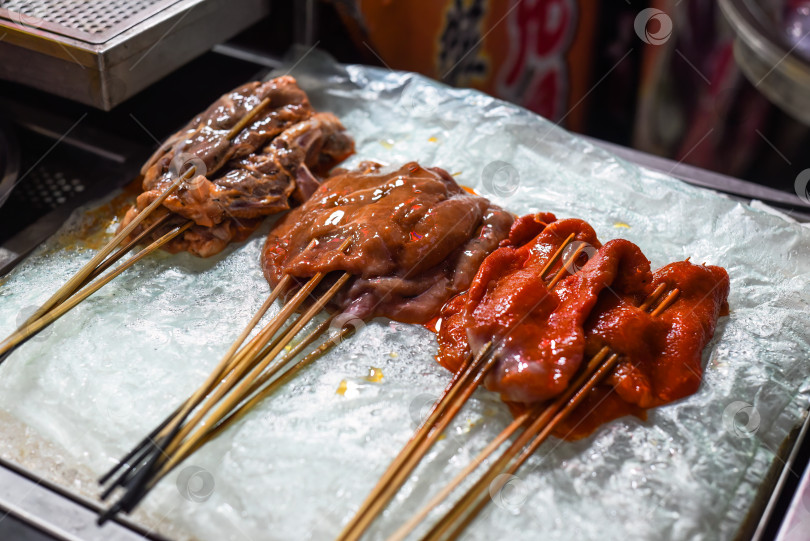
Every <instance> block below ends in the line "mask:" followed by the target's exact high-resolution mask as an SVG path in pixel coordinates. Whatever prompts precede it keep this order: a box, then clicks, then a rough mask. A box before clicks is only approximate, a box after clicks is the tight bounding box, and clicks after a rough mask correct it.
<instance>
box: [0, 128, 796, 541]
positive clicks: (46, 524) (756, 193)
mask: <svg viewBox="0 0 810 541" xmlns="http://www.w3.org/2000/svg"><path fill="white" fill-rule="evenodd" d="M590 141H591V142H592V143H594V144H596V145H600V146H603V147H605V148H607V149H608V150H610V151H611V152H613V153H614V154H616V155H618V156H619V157H621V158H622V159H625V160H627V161H629V162H632V163H635V164H637V165H640V166H642V167H646V168H648V169H652V170H656V171H660V172H663V173H666V174H669V175H671V176H674V177H676V178H679V179H681V180H683V181H685V182H687V183H689V184H692V185H696V186H700V187H703V188H706V189H711V190H714V191H717V192H721V193H724V194H727V195H728V196H730V197H732V198H734V199H737V200H739V201H742V202H750V201H751V200H752V199H757V200H760V201H764V202H766V203H769V204H772V205H774V206H779V207H781V210H783V211H784V212H785V213H787V214H789V215H791V216H792V217H793V218H794V219H797V220H798V221H802V222H810V205H808V204H807V203H805V202H804V201H802V200H801V199H800V198H799V197H797V196H796V195H794V194H789V193H785V192H781V191H778V190H774V189H771V188H767V187H763V186H760V185H757V184H754V183H751V182H747V181H744V180H740V179H735V178H732V177H728V176H725V175H720V174H716V173H712V172H709V171H706V170H703V169H699V168H695V167H692V166H688V165H684V164H680V163H676V162H673V161H671V160H668V159H664V158H659V157H656V156H651V155H649V154H645V153H642V152H638V151H635V150H632V149H628V148H624V147H620V146H617V145H613V144H610V143H605V142H603V141H599V140H594V139H590ZM115 187H116V185H115V184H112V185H110V184H107V185H104V186H103V187H101V186H99V188H98V191H95V190H94V191H93V192H92V193H88V194H85V195H86V197H82V198H77V199H75V200H71V202H70V203H71V204H70V205H66V206H64V207H63V208H60V209H59V210H57V211H54V212H52V213H51V214H48V215H46V216H44V217H43V218H42V219H40V220H39V221H37V222H36V223H34V224H33V225H31V226H30V227H28V228H26V229H25V230H23V231H22V232H20V233H19V234H18V235H17V236H15V237H13V238H12V239H10V240H9V241H8V242H6V243H5V244H3V245H2V246H0V276H2V275H4V274H5V273H7V272H9V271H10V270H11V269H12V268H13V267H14V266H15V265H16V264H17V263H19V262H20V261H21V260H22V259H23V258H24V257H25V256H26V255H27V254H28V253H29V252H30V251H31V250H33V249H34V248H36V246H38V245H39V244H40V243H42V242H43V241H44V240H45V239H47V238H48V237H49V236H50V235H51V234H53V233H54V232H55V231H56V230H57V229H58V228H59V227H60V226H61V224H62V223H63V222H64V221H65V220H66V219H67V217H68V216H69V214H70V212H71V211H72V210H73V209H75V208H76V207H78V206H79V205H81V204H84V203H86V202H87V201H88V200H91V199H92V198H96V197H101V196H102V195H104V193H108V192H109V191H111V190H113V189H115ZM4 257H5V259H4ZM808 419H810V418H808V417H805V421H804V423H802V424H801V425H799V426H797V427H796V428H795V430H794V431H793V432H792V433H791V435H790V437H789V438H787V439H786V440H785V442H783V445H782V447H781V448H780V450H779V458H778V460H775V461H774V464H773V467H772V470H771V472H770V474H769V476H768V478H767V480H766V481H765V482H764V483H763V484H762V485H761V487H760V489H759V493H758V496H757V498H756V501H755V502H754V504H753V506H752V508H751V510H750V514H749V520H748V522H747V523H746V524H745V525H744V526H743V528H742V529H741V531H740V533H739V537H740V538H743V539H748V538H752V539H757V540H762V539H768V538H769V534H768V532H769V531H770V529H769V528H768V525H769V523H770V522H772V521H774V520H777V521H778V520H780V519H781V514H782V513H783V511H784V509H780V508H781V507H786V505H787V504H785V503H784V498H782V499H780V494H781V493H782V492H783V491H784V490H790V488H789V487H790V483H789V481H790V478H791V477H792V476H795V477H798V475H800V474H801V472H802V471H803V469H804V463H802V461H801V459H800V454H799V452H798V450H799V447H800V444H801V443H802V442H803V441H804V440H805V439H806V438H805V436H806V434H807V433H808V431H810V420H808ZM796 472H798V474H797V473H796ZM791 496H792V494H788V495H787V501H788V502H789V501H790V497H791ZM99 508H100V506H99V504H98V503H97V502H95V501H93V500H91V499H88V498H86V497H84V496H81V495H78V494H76V493H74V492H71V491H70V490H68V489H66V488H63V487H60V486H57V485H56V484H54V483H51V482H48V481H47V480H45V479H43V478H42V477H41V476H39V475H38V474H37V473H35V472H32V471H30V470H28V469H26V468H23V467H21V466H19V465H16V464H13V463H11V462H8V461H6V460H2V459H0V516H2V514H3V513H8V514H9V515H10V516H12V517H14V519H15V520H18V521H21V522H23V523H25V524H27V525H29V526H30V528H33V529H35V530H37V531H39V532H42V533H44V534H46V535H47V536H49V538H52V539H58V540H71V541H77V540H95V539H110V540H118V539H121V540H127V541H129V540H132V539H138V538H144V537H146V538H148V539H161V538H160V537H158V536H155V535H152V534H150V533H149V530H148V529H146V528H144V527H143V526H140V525H138V524H137V523H135V522H133V521H130V520H127V519H126V518H121V519H119V520H118V521H117V522H116V523H115V524H114V525H112V526H106V527H105V528H104V529H98V528H97V527H96V526H95V518H96V512H97V511H98V510H99Z"/></svg>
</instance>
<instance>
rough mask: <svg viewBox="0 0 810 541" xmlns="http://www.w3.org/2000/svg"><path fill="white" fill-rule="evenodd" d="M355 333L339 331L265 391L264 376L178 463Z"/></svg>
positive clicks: (321, 330) (305, 341)
mask: <svg viewBox="0 0 810 541" xmlns="http://www.w3.org/2000/svg"><path fill="white" fill-rule="evenodd" d="M332 320H333V318H332V317H330V318H327V319H326V320H325V321H324V322H323V323H321V324H320V325H319V326H318V327H317V328H316V329H315V330H313V331H312V332H311V333H310V334H309V335H308V336H307V337H306V338H304V339H303V340H302V341H301V342H299V343H298V344H297V345H296V346H295V347H294V348H293V349H292V350H290V352H289V353H287V355H286V356H285V359H284V361H282V362H287V361H289V360H291V359H293V358H295V357H297V356H298V355H299V354H300V353H301V352H302V351H303V350H304V349H306V348H307V346H309V345H310V344H311V343H312V342H313V341H314V340H315V339H316V338H318V337H319V336H320V335H321V334H323V333H324V332H325V331H326V330H327V329H328V328H329V325H330V323H331V322H332ZM354 331H355V328H354V327H351V326H349V327H347V328H342V329H340V331H338V332H337V333H335V334H334V335H333V336H331V337H330V338H328V339H327V340H325V341H324V342H323V343H322V344H321V345H320V346H318V347H317V348H316V349H315V350H313V351H312V352H311V353H309V354H307V355H306V356H305V357H304V358H303V359H301V360H300V361H298V362H297V363H295V365H293V366H292V367H291V368H290V369H289V370H287V371H286V372H284V374H282V375H281V376H280V377H279V378H277V379H275V380H273V381H272V382H270V383H269V384H268V385H267V386H266V387H264V388H262V385H264V384H265V383H266V382H267V381H268V380H269V379H270V378H266V377H265V374H262V376H261V377H260V378H259V379H258V380H257V381H256V382H254V384H253V385H252V386H251V392H252V393H255V394H254V395H253V396H252V397H251V398H250V399H249V400H247V401H246V402H244V403H243V404H242V405H240V406H239V408H238V409H237V410H236V411H234V412H233V413H231V414H230V415H229V416H228V417H227V418H225V419H224V420H222V421H220V422H219V423H218V424H217V425H216V426H214V427H211V428H209V429H208V430H207V432H206V433H205V434H204V436H203V437H202V438H200V439H199V440H197V441H196V442H195V444H194V445H193V446H192V447H191V448H190V449H188V450H187V451H186V452H185V453H184V454H183V455H181V456H180V458H179V459H178V463H182V462H183V460H185V459H186V458H188V457H189V456H190V455H192V454H193V453H195V452H197V450H198V449H199V448H200V447H202V446H203V445H205V444H206V443H208V442H209V441H211V440H212V439H214V438H216V437H217V436H219V435H220V434H221V433H222V432H223V431H224V430H226V429H227V428H228V427H229V426H231V425H232V424H234V423H236V422H237V421H239V420H240V419H242V417H244V416H245V415H246V414H247V413H248V412H249V411H250V410H251V409H252V408H253V407H255V406H256V404H258V403H259V402H261V401H262V400H264V399H266V398H267V397H268V396H270V395H271V394H273V393H274V392H275V391H276V390H278V388H279V387H281V386H282V385H284V384H286V383H287V382H288V381H290V380H291V379H292V377H293V376H295V374H297V373H298V372H300V371H301V370H302V369H303V368H305V367H306V366H308V365H310V364H312V363H313V362H314V361H316V360H318V359H320V358H321V357H322V356H323V355H324V354H325V353H326V352H327V351H329V350H330V349H332V348H333V347H334V346H335V345H336V344H338V343H340V341H341V340H343V339H344V338H345V337H347V336H349V335H350V334H352V333H353V332H354ZM158 481H159V479H158Z"/></svg>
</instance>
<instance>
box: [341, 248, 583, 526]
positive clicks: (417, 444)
mask: <svg viewBox="0 0 810 541" xmlns="http://www.w3.org/2000/svg"><path fill="white" fill-rule="evenodd" d="M575 236H576V234H575V233H571V234H570V235H568V237H566V238H565V240H563V242H562V243H561V244H560V246H559V247H558V248H557V250H556V251H555V252H554V253H553V254H552V256H551V257H550V258H549V260H548V261H547V262H546V264H545V265H544V266H543V268H542V269H541V271H540V278H541V279H544V278H545V276H546V274H547V273H548V272H549V271H550V270H551V268H552V267H553V265H554V264H555V263H556V262H557V261H558V260H559V258H560V257H561V256H562V254H563V252H564V251H565V248H566V247H567V246H568V245H569V244H570V243H571V241H573V239H574V238H575ZM584 247H585V245H584V244H583V245H582V246H581V247H580V248H581V249H584ZM581 249H580V250H578V251H577V252H575V253H574V254H573V255H572V256H571V257H570V258H569V260H568V261H567V262H565V263H563V265H562V268H561V271H564V270H565V268H566V266H568V265H570V264H571V263H573V262H574V261H575V260H576V257H578V256H579V254H580V253H581V251H582V250H581ZM559 276H560V277H561V276H562V275H561V274H559ZM552 281H553V280H552ZM557 281H559V279H557ZM554 285H556V282H554V283H552V284H550V285H549V286H548V287H549V289H551V288H552V287H554ZM490 348H491V345H490V344H488V345H487V348H486V350H485V351H484V352H483V354H484V355H486V354H488V353H489V352H490ZM478 357H479V358H477V359H476V361H477V362H474V363H473V365H472V366H471V367H470V368H469V369H468V370H467V371H466V373H465V377H464V378H463V380H462V381H459V386H458V388H456V391H455V392H458V390H459V389H462V388H464V387H465V386H468V385H471V388H469V389H466V390H465V392H464V393H463V394H462V396H463V397H464V399H463V401H462V402H460V403H457V404H455V406H454V413H453V415H455V414H456V413H457V412H458V411H459V410H460V409H461V407H462V406H463V405H464V403H465V402H466V400H467V399H469V397H470V396H472V393H473V391H474V390H475V388H476V387H477V385H478V383H479V382H480V381H481V380H482V379H483V375H485V374H486V372H484V373H483V374H481V376H482V377H480V378H475V379H470V378H472V377H473V375H475V374H476V373H478V370H479V369H481V367H482V366H485V365H484V364H483V361H484V357H483V356H482V352H479V356H478ZM491 361H492V362H490V363H489V364H487V365H486V366H487V367H491V366H492V365H493V364H494V359H491ZM488 370H489V368H486V371H488ZM454 382H455V380H454ZM453 400H454V398H453V396H446V395H444V396H442V398H440V400H439V401H438V402H437V403H436V405H434V410H433V412H432V413H431V415H430V416H429V417H428V419H426V421H425V423H423V425H422V426H421V427H420V428H419V430H417V433H416V434H414V436H413V437H412V438H411V440H410V441H409V442H408V444H406V446H405V448H403V450H402V451H401V452H400V454H399V455H398V456H397V457H396V458H395V459H394V461H393V462H392V463H391V465H390V466H389V468H388V469H387V470H386V472H385V473H384V474H383V476H382V477H381V478H380V480H379V481H378V482H377V484H376V486H375V487H374V489H373V490H372V492H371V493H370V494H369V495H368V496H367V498H366V500H365V501H364V502H363V504H362V505H361V507H360V509H359V510H358V511H357V512H356V513H355V515H354V517H353V518H352V520H351V521H350V522H349V523H348V524H347V525H346V527H345V528H344V530H343V532H342V533H341V535H340V537H339V538H338V539H339V540H352V539H358V538H359V537H360V536H361V535H362V534H363V532H364V531H365V530H366V529H367V528H368V526H370V525H371V523H372V522H373V521H374V519H375V518H376V516H377V515H378V514H379V512H380V511H382V509H383V508H384V507H385V504H387V503H388V501H390V499H391V498H392V497H393V496H394V494H395V493H396V490H397V489H398V488H399V487H400V486H401V485H402V483H404V482H405V480H406V479H407V475H408V473H410V472H411V471H413V469H414V468H415V467H416V466H417V465H418V464H419V462H420V461H421V460H422V458H423V457H424V455H425V454H426V453H427V451H428V450H429V449H430V447H431V445H432V443H434V442H435V441H436V439H437V438H438V436H439V435H440V434H441V430H439V429H438V428H437V427H436V423H437V422H438V420H439V416H440V415H441V414H442V413H443V410H441V409H439V407H440V406H441V407H446V405H449V404H451V403H453ZM437 410H438V411H437ZM450 421H452V417H451V418H449V419H447V420H446V421H445V424H449V422H450ZM434 428H435V431H434V433H435V437H434V438H431V439H430V440H429V441H428V443H425V441H426V438H427V435H428V433H429V432H430V431H431V430H433V429H434ZM417 450H419V451H417ZM414 454H415V456H414ZM406 465H409V466H406ZM408 467H409V468H410V469H408V470H407V473H405V474H404V475H403V468H408ZM394 479H399V484H395V483H394V482H393V480H394Z"/></svg>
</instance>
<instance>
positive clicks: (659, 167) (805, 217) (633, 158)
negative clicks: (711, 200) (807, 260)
mask: <svg viewBox="0 0 810 541" xmlns="http://www.w3.org/2000/svg"><path fill="white" fill-rule="evenodd" d="M583 138H584V139H587V140H588V141H590V142H591V143H593V144H595V145H598V146H601V147H603V148H605V149H607V150H609V151H610V152H612V153H614V154H616V155H617V156H619V157H620V158H622V159H625V160H627V161H629V162H632V163H635V164H637V165H640V166H642V167H646V168H647V169H652V170H653V171H658V172H660V173H664V174H667V175H670V176H673V177H675V178H677V179H680V180H682V181H684V182H686V183H687V184H692V185H693V186H700V187H701V188H709V189H711V190H714V191H716V192H722V193H724V194H728V195H730V196H732V197H734V198H735V199H737V200H739V201H742V202H745V203H750V202H751V201H752V200H754V199H756V200H758V201H762V202H763V203H768V204H771V205H777V206H779V207H783V208H779V210H780V211H781V212H784V213H785V214H787V215H788V216H791V217H792V218H794V219H795V220H797V221H799V222H810V204H808V203H807V202H805V201H804V200H802V199H801V198H799V196H797V195H796V194H793V193H788V192H783V191H780V190H775V189H773V188H769V187H767V186H761V185H759V184H755V183H753V182H748V181H747V180H741V179H738V178H734V177H729V176H727V175H721V174H720V173H715V172H713V171H707V170H706V169H700V168H698V167H694V166H691V165H687V164H684V163H680V162H675V161H673V160H669V159H667V158H661V157H659V156H653V155H652V154H647V153H644V152H639V151H638V150H633V149H632V148H627V147H622V146H619V145H615V144H613V143H607V142H605V141H600V140H597V139H593V138H591V137H584V136H583ZM784 207H787V208H784Z"/></svg>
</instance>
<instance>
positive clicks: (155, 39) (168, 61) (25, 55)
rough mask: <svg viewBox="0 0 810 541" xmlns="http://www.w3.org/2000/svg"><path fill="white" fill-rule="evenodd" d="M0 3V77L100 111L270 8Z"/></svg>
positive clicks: (144, 0) (259, 0)
mask: <svg viewBox="0 0 810 541" xmlns="http://www.w3.org/2000/svg"><path fill="white" fill-rule="evenodd" d="M23 4H25V5H27V6H28V8H27V11H26V9H24V8H22V7H21V6H22V5H23ZM0 6H2V7H3V8H4V9H0V36H3V38H2V40H0V58H2V62H0V78H2V79H7V80H10V81H15V82H19V83H23V84H27V85H29V86H33V87H36V88H39V89H42V90H45V91H48V92H52V93H54V94H57V95H60V96H63V97H67V98H70V99H73V100H76V101H79V102H82V103H86V104H88V105H93V106H95V107H98V108H101V109H104V110H110V109H111V108H113V107H114V106H115V105H117V104H118V103H121V102H122V101H124V100H125V99H127V98H129V97H130V96H132V95H134V94H136V93H137V92H139V91H140V90H142V89H143V88H145V87H146V86H148V85H150V84H152V83H153V82H155V81H157V80H158V79H160V78H161V77H163V76H165V75H167V74H168V73H170V72H172V71H174V70H175V69H177V68H178V67H179V66H181V65H183V64H184V63H186V62H188V61H189V60H191V59H193V58H195V57H196V56H198V55H200V54H202V53H203V52H205V51H207V50H209V49H210V48H211V47H212V46H214V45H215V44H217V43H221V42H223V41H225V40H227V39H228V38H230V37H231V36H233V35H235V34H236V33H237V32H239V31H241V30H243V29H245V28H247V27H248V26H250V25H251V24H253V23H254V22H256V21H258V20H259V19H261V18H263V17H264V16H266V15H267V14H268V13H269V12H270V1H269V0H134V1H128V2H127V1H123V0H103V1H102V0H84V1H80V2H59V1H55V0H37V1H34V2H29V1H22V0H13V1H9V0H5V1H3V0H0ZM12 8H13V9H12ZM14 9H16V10H18V11H14ZM200 82H202V81H189V84H190V85H193V84H198V83H200Z"/></svg>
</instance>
